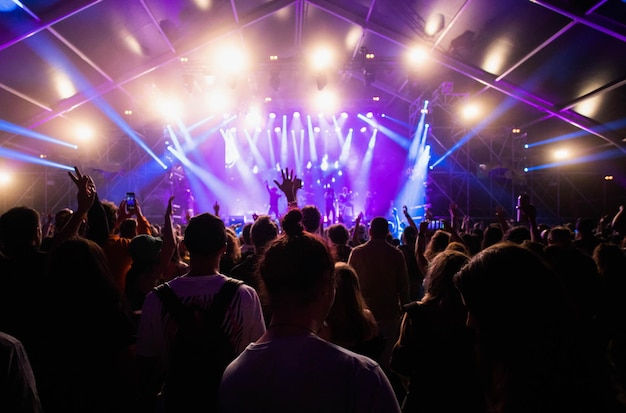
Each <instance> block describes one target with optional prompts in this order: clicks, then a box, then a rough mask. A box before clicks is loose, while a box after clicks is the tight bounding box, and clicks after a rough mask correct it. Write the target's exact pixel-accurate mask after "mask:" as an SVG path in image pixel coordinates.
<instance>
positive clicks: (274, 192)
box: [265, 181, 281, 218]
mask: <svg viewBox="0 0 626 413" xmlns="http://www.w3.org/2000/svg"><path fill="white" fill-rule="evenodd" d="M265 188H266V189H267V193H268V194H269V195H270V207H269V210H268V211H267V215H269V216H272V212H273V213H274V216H275V217H276V218H278V217H279V216H280V213H279V212H278V199H279V198H280V196H281V195H280V194H279V193H278V189H277V188H275V187H272V188H270V186H269V185H268V184H267V181H265Z"/></svg>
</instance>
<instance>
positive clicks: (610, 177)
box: [604, 175, 613, 181]
mask: <svg viewBox="0 0 626 413" xmlns="http://www.w3.org/2000/svg"><path fill="white" fill-rule="evenodd" d="M604 180H605V181H612V180H613V175H606V176H605V177H604Z"/></svg>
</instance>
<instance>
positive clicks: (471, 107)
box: [461, 103, 480, 120]
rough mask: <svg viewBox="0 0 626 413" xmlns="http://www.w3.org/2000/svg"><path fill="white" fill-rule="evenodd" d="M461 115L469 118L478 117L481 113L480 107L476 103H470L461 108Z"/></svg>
mask: <svg viewBox="0 0 626 413" xmlns="http://www.w3.org/2000/svg"><path fill="white" fill-rule="evenodd" d="M461 115H462V116H463V118H465V119H467V120H472V119H476V117H478V115H480V108H479V107H478V105H476V104H474V103H469V104H467V105H465V106H464V107H463V108H462V109H461Z"/></svg>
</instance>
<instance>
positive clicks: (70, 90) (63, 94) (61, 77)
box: [53, 72, 78, 99]
mask: <svg viewBox="0 0 626 413" xmlns="http://www.w3.org/2000/svg"><path fill="white" fill-rule="evenodd" d="M53 82H54V85H55V88H56V91H57V93H58V95H59V98H61V99H67V98H69V97H72V96H74V95H75V94H76V93H77V92H78V91H77V90H76V87H75V86H74V83H73V82H72V79H71V78H70V77H69V75H66V74H65V73H63V72H57V73H56V74H55V75H54V80H53Z"/></svg>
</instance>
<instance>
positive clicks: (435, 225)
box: [428, 219, 443, 231]
mask: <svg viewBox="0 0 626 413" xmlns="http://www.w3.org/2000/svg"><path fill="white" fill-rule="evenodd" d="M442 226H443V225H442V223H441V220H440V219H431V220H429V221H428V230H429V231H437V230H438V229H441V228H442Z"/></svg>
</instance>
